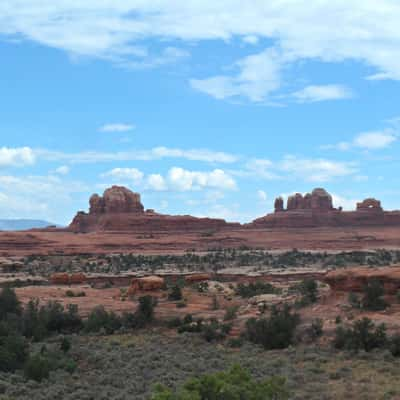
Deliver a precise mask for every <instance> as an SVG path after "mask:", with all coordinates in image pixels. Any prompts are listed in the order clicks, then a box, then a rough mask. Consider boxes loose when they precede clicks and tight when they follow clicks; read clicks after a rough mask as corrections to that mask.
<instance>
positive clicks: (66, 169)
mask: <svg viewBox="0 0 400 400" xmlns="http://www.w3.org/2000/svg"><path fill="white" fill-rule="evenodd" d="M54 172H55V173H56V174H59V175H67V174H69V172H70V168H69V167H68V165H61V166H60V167H58V168H56V169H55V170H54Z"/></svg>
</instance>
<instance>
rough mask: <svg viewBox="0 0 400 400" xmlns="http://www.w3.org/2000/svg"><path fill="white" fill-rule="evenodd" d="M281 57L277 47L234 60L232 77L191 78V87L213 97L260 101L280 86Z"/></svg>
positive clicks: (282, 58)
mask: <svg viewBox="0 0 400 400" xmlns="http://www.w3.org/2000/svg"><path fill="white" fill-rule="evenodd" d="M283 63H284V56H283V55H282V54H280V52H279V51H277V50H276V49H273V48H272V49H267V50H265V51H263V52H261V53H258V54H253V55H250V56H247V57H245V58H243V59H242V60H239V61H237V62H236V64H235V67H236V68H237V69H239V72H238V74H237V75H235V76H222V75H221V76H214V77H211V78H206V79H191V80H190V84H191V86H192V87H193V88H194V89H197V90H199V91H201V92H204V93H206V94H209V95H211V96H213V97H215V98H216V99H225V98H228V97H237V96H243V97H247V98H249V99H250V100H252V101H255V102H260V101H263V100H265V98H266V97H267V96H268V95H269V94H270V93H271V92H273V91H275V90H277V89H279V87H280V86H281V69H282V66H283Z"/></svg>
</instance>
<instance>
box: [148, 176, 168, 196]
mask: <svg viewBox="0 0 400 400" xmlns="http://www.w3.org/2000/svg"><path fill="white" fill-rule="evenodd" d="M147 187H148V188H149V189H150V190H155V191H157V192H162V191H164V190H168V185H167V182H166V181H165V179H164V177H163V176H162V175H160V174H151V175H149V176H148V178H147Z"/></svg>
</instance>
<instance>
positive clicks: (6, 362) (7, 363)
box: [0, 334, 29, 372]
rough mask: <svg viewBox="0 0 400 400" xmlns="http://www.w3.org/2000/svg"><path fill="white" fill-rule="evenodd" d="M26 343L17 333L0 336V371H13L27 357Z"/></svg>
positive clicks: (22, 363) (21, 364)
mask: <svg viewBox="0 0 400 400" xmlns="http://www.w3.org/2000/svg"><path fill="white" fill-rule="evenodd" d="M28 354H29V353H28V343H27V342H26V340H25V339H24V338H23V337H22V336H20V335H18V334H12V335H10V336H5V337H0V371H3V372H13V371H15V370H17V369H19V368H21V367H22V366H23V365H24V363H25V361H26V359H27V358H28Z"/></svg>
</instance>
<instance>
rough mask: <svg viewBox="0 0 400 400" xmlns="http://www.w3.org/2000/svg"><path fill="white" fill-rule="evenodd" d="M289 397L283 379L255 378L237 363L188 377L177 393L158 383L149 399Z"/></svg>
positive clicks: (270, 399) (279, 399)
mask: <svg viewBox="0 0 400 400" xmlns="http://www.w3.org/2000/svg"><path fill="white" fill-rule="evenodd" d="M288 398H289V393H288V390H287V388H286V383H285V379H283V378H279V377H273V378H270V379H267V380H264V381H262V382H258V381H256V380H254V379H253V378H252V377H251V375H250V374H249V373H248V372H247V371H246V370H244V369H243V368H241V367H240V366H233V367H232V368H231V369H230V370H229V371H228V372H218V373H216V374H213V375H204V376H202V377H200V378H194V379H191V380H189V381H188V382H187V383H186V384H185V385H184V386H183V387H182V388H180V389H178V390H177V392H172V391H171V390H170V389H168V388H165V387H163V386H160V385H159V386H157V387H156V390H155V393H154V394H153V396H152V397H151V400H211V399H212V400H285V399H288Z"/></svg>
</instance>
